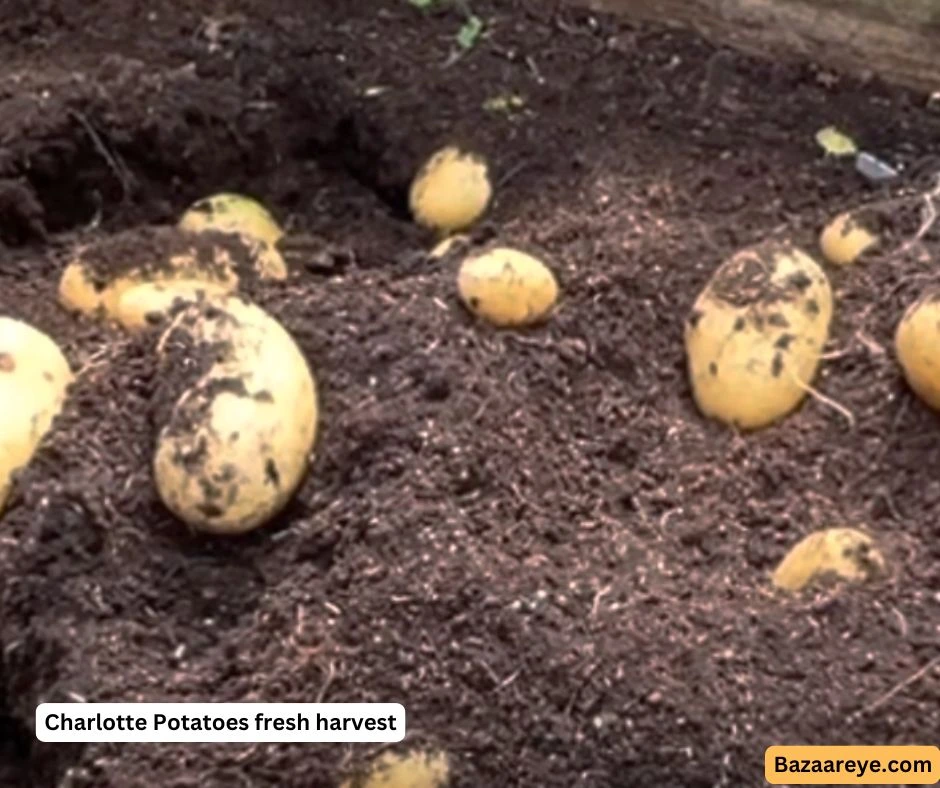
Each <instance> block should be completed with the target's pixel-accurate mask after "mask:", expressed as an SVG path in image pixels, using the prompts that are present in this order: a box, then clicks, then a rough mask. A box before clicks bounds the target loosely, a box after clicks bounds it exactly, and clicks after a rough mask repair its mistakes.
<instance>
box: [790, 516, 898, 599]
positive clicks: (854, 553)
mask: <svg viewBox="0 0 940 788" xmlns="http://www.w3.org/2000/svg"><path fill="white" fill-rule="evenodd" d="M885 566H886V565H885V560H884V557H883V556H882V555H881V553H880V552H879V551H878V549H877V547H876V546H875V542H874V540H873V539H872V538H871V537H870V536H868V534H865V533H863V532H861V531H859V530H857V529H855V528H828V529H825V530H822V531H816V532H814V533H811V534H809V535H808V536H806V537H804V538H803V539H802V540H801V541H800V542H798V543H797V544H796V545H795V546H794V547H793V548H792V549H791V550H790V551H789V552H788V553H787V555H786V556H785V557H784V559H783V560H782V561H781V562H780V564H779V565H778V566H777V569H776V570H775V571H774V573H773V578H772V580H773V584H774V585H775V586H776V587H777V588H780V589H782V590H785V591H801V590H803V589H804V588H808V587H809V586H811V585H813V584H814V583H817V582H824V581H826V580H829V579H832V578H837V579H841V580H847V581H850V582H855V583H859V582H863V581H866V580H871V579H874V578H875V577H877V576H878V575H880V574H881V573H883V572H884V570H885Z"/></svg>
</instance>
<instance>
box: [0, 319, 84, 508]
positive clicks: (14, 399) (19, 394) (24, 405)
mask: <svg viewBox="0 0 940 788" xmlns="http://www.w3.org/2000/svg"><path fill="white" fill-rule="evenodd" d="M72 379H73V375H72V370H71V368H70V367H69V363H68V361H67V360H66V359H65V356H64V355H63V354H62V351H61V350H60V349H59V346H58V345H57V344H56V342H55V341H54V340H53V339H52V338H50V337H49V336H47V335H46V334H44V333H42V332H41V331H39V330H38V329H36V328H33V327H32V326H31V325H29V324H27V323H23V322H21V321H19V320H16V319H14V318H12V317H0V510H2V509H3V507H4V506H5V505H6V502H7V498H8V497H9V494H10V491H11V489H12V486H13V479H12V477H13V475H14V473H16V472H17V471H18V470H20V469H21V468H23V467H25V466H26V465H27V464H28V463H29V462H30V460H31V459H32V458H33V454H34V453H35V451H36V448H37V447H38V445H39V443H40V441H42V439H43V437H45V435H46V433H47V432H48V431H49V428H50V427H51V426H52V422H53V420H54V419H55V417H56V416H57V415H58V414H59V411H60V410H61V409H62V405H63V403H64V402H65V398H66V394H67V391H68V387H69V384H71V382H72Z"/></svg>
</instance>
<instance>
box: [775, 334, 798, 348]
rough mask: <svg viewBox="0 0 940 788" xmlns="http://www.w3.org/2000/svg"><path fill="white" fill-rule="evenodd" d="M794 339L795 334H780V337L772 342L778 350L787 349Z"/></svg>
mask: <svg viewBox="0 0 940 788" xmlns="http://www.w3.org/2000/svg"><path fill="white" fill-rule="evenodd" d="M794 339H796V334H781V335H780V338H779V339H777V341H776V342H774V347H775V348H777V349H778V350H789V349H790V345H791V344H792V343H793V340H794Z"/></svg>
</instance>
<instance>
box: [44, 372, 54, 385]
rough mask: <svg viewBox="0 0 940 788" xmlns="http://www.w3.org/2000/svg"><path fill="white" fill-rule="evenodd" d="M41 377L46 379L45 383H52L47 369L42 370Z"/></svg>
mask: <svg viewBox="0 0 940 788" xmlns="http://www.w3.org/2000/svg"><path fill="white" fill-rule="evenodd" d="M42 379H43V380H44V381H46V383H52V373H51V372H49V371H47V370H43V372H42Z"/></svg>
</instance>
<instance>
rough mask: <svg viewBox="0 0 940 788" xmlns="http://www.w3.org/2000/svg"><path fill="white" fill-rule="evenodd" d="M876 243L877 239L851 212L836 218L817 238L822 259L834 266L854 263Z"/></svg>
mask: <svg viewBox="0 0 940 788" xmlns="http://www.w3.org/2000/svg"><path fill="white" fill-rule="evenodd" d="M877 243H878V237H877V236H876V235H875V234H874V233H872V232H871V231H869V230H868V229H866V228H865V227H864V226H863V224H862V223H861V222H860V220H859V219H858V217H857V216H854V215H853V214H852V213H851V212H849V213H842V214H839V215H838V216H836V217H835V218H834V219H833V220H832V221H831V222H829V224H827V225H826V226H825V228H824V229H823V231H822V233H821V234H820V236H819V247H820V249H821V250H822V253H823V257H825V258H826V260H828V261H829V262H830V263H833V264H834V265H849V264H851V263H854V262H856V261H857V260H858V259H859V258H860V257H861V256H862V255H863V254H865V253H866V252H867V251H869V250H870V249H872V248H874V246H875V245H876V244H877Z"/></svg>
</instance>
